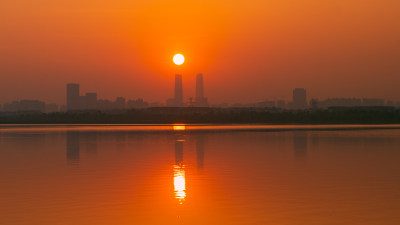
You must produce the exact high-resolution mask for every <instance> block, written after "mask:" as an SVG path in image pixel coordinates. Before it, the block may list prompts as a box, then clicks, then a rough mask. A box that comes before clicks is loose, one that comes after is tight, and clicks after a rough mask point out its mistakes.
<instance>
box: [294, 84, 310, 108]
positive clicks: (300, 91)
mask: <svg viewBox="0 0 400 225" xmlns="http://www.w3.org/2000/svg"><path fill="white" fill-rule="evenodd" d="M292 107H293V108H294V109H305V108H307V94H306V89H304V88H295V89H294V90H293V105H292Z"/></svg>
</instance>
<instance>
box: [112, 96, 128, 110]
mask: <svg viewBox="0 0 400 225" xmlns="http://www.w3.org/2000/svg"><path fill="white" fill-rule="evenodd" d="M114 108H115V109H125V108H126V100H125V98H124V97H117V99H116V100H115V107H114Z"/></svg>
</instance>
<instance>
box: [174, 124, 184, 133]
mask: <svg viewBox="0 0 400 225" xmlns="http://www.w3.org/2000/svg"><path fill="white" fill-rule="evenodd" d="M173 129H174V131H184V130H186V126H185V125H183V124H175V125H173Z"/></svg>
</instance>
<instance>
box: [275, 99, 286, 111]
mask: <svg viewBox="0 0 400 225" xmlns="http://www.w3.org/2000/svg"><path fill="white" fill-rule="evenodd" d="M276 107H277V108H280V109H284V108H286V103H285V101H284V100H278V101H277V102H276Z"/></svg>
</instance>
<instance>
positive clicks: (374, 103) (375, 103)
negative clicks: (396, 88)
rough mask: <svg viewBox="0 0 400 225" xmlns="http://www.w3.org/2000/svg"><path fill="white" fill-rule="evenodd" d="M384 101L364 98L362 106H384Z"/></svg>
mask: <svg viewBox="0 0 400 225" xmlns="http://www.w3.org/2000/svg"><path fill="white" fill-rule="evenodd" d="M384 105H385V100H384V99H380V98H364V99H363V101H362V106H384Z"/></svg>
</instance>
